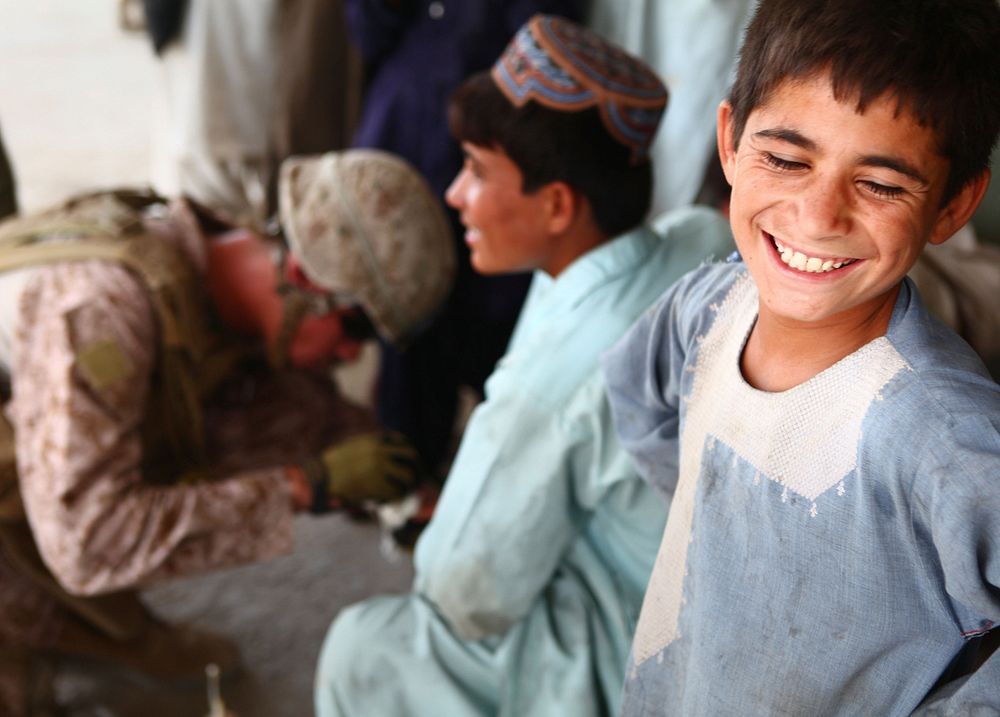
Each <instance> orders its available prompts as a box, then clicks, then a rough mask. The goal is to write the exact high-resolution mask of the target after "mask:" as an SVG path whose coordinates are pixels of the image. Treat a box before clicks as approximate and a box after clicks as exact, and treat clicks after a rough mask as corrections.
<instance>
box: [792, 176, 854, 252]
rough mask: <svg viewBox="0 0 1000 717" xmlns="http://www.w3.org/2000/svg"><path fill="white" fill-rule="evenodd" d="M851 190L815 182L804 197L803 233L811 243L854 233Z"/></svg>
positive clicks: (801, 212) (801, 200)
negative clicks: (851, 231)
mask: <svg viewBox="0 0 1000 717" xmlns="http://www.w3.org/2000/svg"><path fill="white" fill-rule="evenodd" d="M852 212H853V207H852V205H851V197H850V190H849V189H848V188H845V187H844V186H843V185H842V184H841V183H840V182H837V181H821V180H817V181H815V182H812V184H811V186H810V187H809V188H807V189H806V190H805V191H804V192H802V193H801V194H800V198H799V229H800V230H801V231H802V232H803V233H804V234H805V235H806V237H808V238H809V239H826V238H834V237H839V236H843V235H845V234H847V233H848V232H849V231H850V230H851V215H852Z"/></svg>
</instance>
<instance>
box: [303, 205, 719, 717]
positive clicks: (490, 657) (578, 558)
mask: <svg viewBox="0 0 1000 717" xmlns="http://www.w3.org/2000/svg"><path fill="white" fill-rule="evenodd" d="M658 231H660V233H661V234H662V235H663V237H662V238H661V237H659V236H657V235H656V234H655V233H653V232H652V231H650V230H649V229H645V228H644V229H640V230H636V231H634V232H631V233H629V234H626V235H624V236H621V237H619V238H617V239H615V240H613V241H610V242H608V243H606V244H603V245H601V246H599V247H598V248H596V249H594V250H592V251H591V252H589V253H587V254H586V255H584V256H583V257H581V258H579V259H578V260H577V261H576V262H574V263H573V264H572V265H570V266H569V267H568V268H567V269H566V270H565V271H564V272H563V273H562V274H560V275H559V276H558V277H557V278H556V279H555V280H553V279H552V278H551V277H549V276H547V275H545V274H537V275H536V276H535V278H534V282H533V286H532V289H531V292H530V294H529V298H528V301H527V303H526V305H525V308H524V310H523V312H522V315H521V319H520V322H519V324H518V327H517V329H516V331H515V333H514V336H513V338H512V340H511V345H510V348H509V350H508V352H507V354H506V355H505V356H504V357H503V359H501V361H500V363H499V364H498V366H497V368H496V371H495V372H494V374H493V375H492V376H491V377H490V379H489V381H488V382H487V384H486V400H485V401H484V402H483V403H482V404H480V406H479V407H478V408H477V409H476V410H475V412H474V413H473V415H472V418H471V419H470V421H469V424H468V427H467V429H466V433H465V436H464V438H463V440H462V445H461V448H460V450H459V452H458V455H457V457H456V460H455V463H454V466H453V468H452V471H451V474H450V475H449V477H448V481H447V483H446V485H445V489H444V492H443V494H442V496H441V501H440V502H439V504H438V507H437V511H436V513H435V516H434V519H433V520H432V521H431V524H430V526H429V527H428V528H427V530H426V531H425V533H424V535H423V536H422V537H421V539H420V541H419V543H418V545H417V550H416V556H415V567H416V581H415V585H414V592H413V593H412V594H410V595H406V596H385V597H379V598H375V599H372V600H368V601H366V602H363V603H361V604H359V605H355V606H353V607H351V608H348V609H347V610H346V611H344V612H343V613H342V614H341V616H340V617H339V618H338V619H337V620H336V622H335V623H334V625H333V627H332V628H331V630H330V633H329V635H328V636H327V640H326V643H325V646H324V648H323V652H322V655H321V660H320V665H319V668H318V673H317V692H316V705H317V712H318V714H319V715H320V717H331V716H333V715H351V716H352V717H369V716H373V715H378V716H379V717H382V716H391V715H428V716H429V717H431V716H432V717H465V716H472V715H476V716H479V715H482V716H487V715H490V716H492V715H503V716H507V717H531V716H532V715H552V716H556V715H558V716H560V717H562V716H564V715H573V716H574V717H588V715H592V716H594V717H596V716H598V715H608V714H613V713H614V711H615V710H616V709H617V706H618V699H619V694H620V690H621V681H622V676H623V674H624V666H625V659H626V657H627V655H628V648H629V643H630V640H631V635H632V630H633V628H634V625H635V620H636V618H637V616H638V608H639V604H640V602H641V599H642V593H643V590H644V588H645V585H646V580H647V578H648V576H649V571H650V569H651V567H652V561H653V557H654V556H655V554H656V546H657V543H658V541H659V536H660V534H661V532H662V529H663V522H664V519H665V507H664V503H663V501H662V500H661V499H660V498H659V497H658V496H656V495H655V494H653V493H652V492H651V490H650V488H648V487H647V486H646V485H645V483H644V482H643V481H642V480H641V479H640V478H639V477H638V476H637V475H636V473H635V471H634V469H633V468H632V467H631V466H630V464H629V461H628V460H627V458H626V457H625V455H624V453H623V451H622V450H621V448H620V446H619V445H618V442H617V439H616V438H615V436H614V431H613V428H612V426H611V419H610V414H609V411H608V405H607V400H606V396H605V386H604V382H603V378H602V376H601V374H600V371H599V367H598V357H599V355H600V353H601V352H602V351H604V350H605V349H607V348H608V347H609V346H611V345H612V344H613V343H614V341H616V340H617V339H618V338H619V337H621V335H622V334H623V333H624V332H625V330H626V329H627V328H628V326H629V325H630V324H632V322H633V321H634V320H635V319H636V318H637V317H638V316H639V314H640V313H641V312H642V311H643V310H644V309H646V308H647V307H648V306H649V305H650V304H651V303H652V302H653V301H654V300H655V298H656V297H657V296H658V295H659V294H660V293H662V291H663V290H664V289H665V288H666V287H667V286H669V285H670V284H671V283H672V282H673V281H675V280H676V279H677V278H678V277H679V276H681V275H682V274H683V273H685V272H686V271H687V270H689V269H691V268H692V267H694V266H696V265H697V264H698V263H699V262H701V261H702V260H703V259H704V258H705V257H707V256H710V255H715V256H723V255H725V254H726V253H728V251H729V250H730V247H731V239H730V238H729V236H730V235H729V229H728V227H727V226H726V223H725V221H724V220H723V219H722V218H721V217H720V216H719V215H717V214H715V213H714V212H710V211H709V210H705V209H692V208H688V209H684V210H678V211H677V212H674V213H672V214H671V215H670V216H669V217H668V218H667V219H666V220H663V221H661V222H660V223H659V224H658Z"/></svg>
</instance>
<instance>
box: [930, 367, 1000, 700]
mask: <svg viewBox="0 0 1000 717" xmlns="http://www.w3.org/2000/svg"><path fill="white" fill-rule="evenodd" d="M993 390H994V391H995V387H993ZM996 404H997V402H994V405H996ZM952 421H953V423H952V425H951V426H947V427H945V426H938V427H936V428H935V431H934V433H935V436H934V437H933V438H930V437H929V438H928V440H927V441H926V442H924V445H925V446H927V447H926V449H925V450H924V451H922V452H921V456H920V466H921V469H922V470H921V475H920V479H919V480H918V482H917V483H916V485H915V488H914V495H913V505H914V516H915V518H914V524H915V529H916V531H917V532H918V534H920V533H922V532H924V531H926V532H927V533H929V537H930V540H931V541H933V546H934V550H935V553H936V555H935V556H934V563H935V564H938V565H936V567H935V570H940V571H941V572H942V573H943V579H944V586H945V590H946V592H947V598H948V599H949V601H950V603H951V604H950V610H951V612H952V613H953V614H954V616H955V622H956V627H955V629H956V635H957V636H960V637H962V638H966V639H968V638H974V637H978V636H980V635H982V634H984V633H986V632H987V631H990V630H996V629H1000V413H993V414H992V415H990V414H981V415H976V416H955V415H953V417H952ZM998 686H1000V652H996V653H994V654H993V655H992V656H991V657H990V658H989V659H988V660H987V661H986V662H985V663H983V664H982V665H981V666H980V667H979V668H978V669H977V670H976V671H975V672H973V673H972V674H971V675H968V676H967V677H963V678H960V679H959V680H956V681H955V682H954V683H950V684H947V685H945V686H944V687H942V688H941V690H939V691H938V692H937V693H935V694H932V695H931V697H930V699H928V700H927V701H926V702H925V704H924V705H923V706H922V708H921V709H920V710H918V712H917V714H920V715H939V714H940V715H944V714H948V715H951V714H980V712H979V710H983V711H984V712H983V713H985V712H986V711H988V712H989V713H990V714H995V713H1000V689H998ZM987 708H989V709H987Z"/></svg>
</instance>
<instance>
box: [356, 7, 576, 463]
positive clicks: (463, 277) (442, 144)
mask: <svg viewBox="0 0 1000 717" xmlns="http://www.w3.org/2000/svg"><path fill="white" fill-rule="evenodd" d="M582 6H583V2H581V0H344V7H345V10H346V13H347V21H348V26H349V29H350V34H351V37H352V38H353V40H354V42H355V43H356V45H357V47H358V49H359V50H360V52H361V56H362V57H363V59H364V62H365V65H366V74H367V76H368V78H369V79H368V82H367V85H366V89H365V95H364V102H363V107H362V114H361V119H360V123H359V125H358V130H357V133H356V135H355V137H354V145H355V146H357V147H379V148H382V149H385V150H388V151H391V152H394V153H396V154H399V155H401V156H403V157H405V158H406V159H408V160H409V161H410V162H411V163H412V164H413V165H414V166H415V167H417V169H418V170H419V171H420V172H421V173H422V174H423V175H424V177H425V178H426V179H427V181H428V182H429V184H430V186H431V189H432V190H433V191H434V193H435V195H436V196H437V197H438V198H439V199H440V200H441V201H442V203H443V200H444V192H445V189H446V188H447V187H448V184H449V183H450V182H451V180H452V179H453V178H454V176H455V174H456V173H457V172H458V170H459V168H460V167H461V165H462V153H461V150H460V149H459V146H458V143H457V142H455V140H454V139H453V138H452V137H451V136H450V134H449V132H448V121H447V114H446V110H447V101H448V96H449V95H450V94H451V93H452V91H454V90H455V89H456V88H457V87H458V86H459V84H461V82H462V81H463V80H465V79H466V78H467V77H469V76H470V75H472V74H473V73H475V72H479V71H481V70H484V69H487V68H489V67H490V65H491V64H492V63H493V61H494V60H495V59H496V57H497V55H499V54H500V52H501V50H503V48H504V46H505V45H506V44H507V42H508V41H509V40H510V38H511V36H512V35H513V34H514V32H515V31H516V30H517V29H518V27H520V26H521V25H522V24H523V23H524V22H525V21H526V20H527V19H528V18H529V17H531V16H532V15H533V14H534V13H536V12H545V13H552V14H556V15H562V16H565V17H567V18H570V19H578V18H579V17H580V16H581V14H582ZM448 216H449V218H450V220H451V226H452V232H453V237H454V242H455V246H456V249H457V251H458V255H459V259H458V274H457V277H456V281H455V287H454V289H453V290H452V293H451V295H450V296H449V297H448V300H447V302H446V304H445V307H444V310H443V311H442V312H441V314H440V315H439V316H438V318H437V320H436V321H435V322H434V324H433V325H432V326H431V327H429V329H428V330H427V332H426V333H424V334H423V335H422V336H421V337H420V338H419V339H418V340H417V341H415V342H414V343H413V345H411V346H410V347H408V349H407V351H406V352H405V353H401V352H399V351H397V350H396V349H395V348H393V347H392V346H390V345H388V344H385V343H383V345H382V355H381V364H380V369H379V377H378V394H377V399H376V401H377V415H378V419H379V422H380V423H381V424H382V425H385V426H388V427H390V428H394V429H396V430H399V431H401V432H403V433H404V434H406V435H407V436H409V437H410V438H411V440H412V441H413V442H414V444H415V445H416V447H417V450H418V451H419V452H420V455H421V457H422V458H423V459H424V461H425V462H426V464H427V465H428V467H430V468H431V469H432V470H434V471H436V472H438V473H443V472H444V471H446V469H447V466H446V461H447V458H448V453H449V449H450V448H451V442H452V431H453V428H454V424H455V416H456V408H457V405H458V396H459V388H460V387H461V386H468V387H471V388H472V389H473V390H474V391H475V393H476V395H477V397H481V396H482V390H483V383H484V381H485V380H486V377H487V376H489V374H490V373H491V372H492V371H493V368H494V366H495V365H496V362H497V360H498V359H499V358H500V356H501V355H502V354H503V352H504V350H505V349H506V347H507V342H508V340H509V337H510V334H511V331H512V330H513V328H514V323H515V321H516V319H517V314H518V311H519V310H520V307H521V303H522V301H523V299H524V294H525V291H526V290H527V286H528V277H527V276H482V275H480V274H477V273H476V272H475V271H473V269H472V267H471V265H470V264H469V258H468V257H469V253H468V249H467V248H466V247H465V244H464V242H462V240H461V237H462V234H463V230H462V228H461V225H460V222H459V221H458V215H457V214H456V213H455V212H454V211H451V210H449V211H448Z"/></svg>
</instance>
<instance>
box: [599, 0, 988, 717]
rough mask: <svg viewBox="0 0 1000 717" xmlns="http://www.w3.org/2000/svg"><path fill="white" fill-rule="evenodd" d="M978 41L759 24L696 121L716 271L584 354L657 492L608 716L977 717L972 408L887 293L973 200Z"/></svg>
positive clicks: (949, 30) (953, 365)
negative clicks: (717, 249) (713, 106)
mask: <svg viewBox="0 0 1000 717" xmlns="http://www.w3.org/2000/svg"><path fill="white" fill-rule="evenodd" d="M998 43H1000V7H998V5H997V3H996V2H995V0H947V1H944V0H928V1H926V2H919V3H918V2H913V0H893V1H889V2H882V3H870V2H867V1H866V0H763V2H762V3H761V4H760V5H759V7H758V10H757V12H756V15H755V17H754V19H753V20H752V22H751V24H750V26H749V28H748V31H747V35H746V39H745V43H744V47H743V51H742V54H741V59H740V65H739V70H738V74H737V78H736V82H735V85H734V87H733V90H732V93H731V95H730V99H729V100H728V101H726V102H724V103H723V104H722V106H721V107H720V109H719V115H718V141H719V153H720V157H721V160H722V166H723V169H724V171H725V175H726V177H727V179H728V180H729V182H730V183H731V185H732V203H731V215H730V221H731V225H732V228H733V233H734V236H735V238H736V242H737V247H738V249H739V252H740V255H741V256H742V259H743V263H729V264H721V265H715V266H709V267H705V268H702V269H699V270H697V271H696V272H694V273H692V274H691V275H689V276H688V277H687V278H686V279H684V280H682V281H681V282H679V283H678V284H677V285H675V287H673V288H672V289H671V290H669V291H668V292H667V294H665V295H664V297H663V298H662V299H661V301H660V302H659V304H658V305H657V306H656V307H654V309H652V310H651V311H650V312H648V313H647V314H646V315H645V316H644V317H643V318H642V319H641V320H640V322H639V323H638V324H637V325H636V326H635V327H634V328H633V329H632V330H631V332H630V333H629V334H628V335H627V336H626V337H625V339H623V341H622V342H620V344H619V345H618V346H617V347H616V348H615V349H614V351H613V352H612V353H611V354H609V356H608V357H607V359H606V365H605V370H606V375H607V379H608V387H609V393H610V397H611V405H612V410H613V413H614V415H615V419H616V424H617V428H618V431H619V435H620V437H621V438H622V440H623V443H624V444H625V447H626V449H627V450H628V451H629V452H630V453H631V454H632V456H633V459H634V460H635V463H636V465H637V467H638V468H639V470H640V472H641V473H643V474H644V475H645V477H646V478H647V479H648V480H650V481H651V482H652V483H653V484H654V486H657V487H659V488H660V489H661V490H662V491H663V492H664V493H665V494H667V495H669V496H671V497H672V504H671V509H670V515H669V518H668V521H667V526H666V529H665V531H664V535H663V541H662V544H661V547H660V553H659V555H658V556H657V560H656V564H655V566H654V569H653V574H652V577H651V578H650V583H649V586H648V589H647V593H646V597H645V599H644V603H643V608H642V613H641V616H640V619H639V624H638V627H637V630H636V636H635V640H634V642H633V646H632V656H631V661H630V666H629V670H628V676H627V678H626V682H625V690H624V708H623V714H624V715H643V716H644V717H645V716H647V715H660V714H670V715H729V714H741V715H746V714H753V715H757V714H759V715H776V714H787V715H827V714H866V715H868V714H870V715H905V714H911V713H913V712H914V711H918V712H920V713H922V714H949V715H951V714H969V713H970V711H969V710H972V709H973V708H975V709H981V710H982V713H983V714H986V713H988V714H996V713H997V712H998V711H1000V656H997V655H993V656H992V657H990V656H987V655H985V654H981V655H979V656H978V659H979V661H984V662H983V664H982V666H980V667H979V668H978V669H977V670H974V671H970V664H975V662H976V661H975V660H973V661H971V663H969V662H967V661H966V658H968V657H970V656H971V653H974V652H975V651H976V650H977V649H978V648H979V647H980V645H979V642H980V641H979V640H978V638H979V637H981V636H982V635H984V634H986V633H988V632H989V631H990V630H991V628H993V626H994V625H996V624H997V623H998V622H1000V389H998V387H997V385H996V384H995V383H993V382H992V381H991V380H990V379H989V378H988V374H987V373H986V371H985V369H984V368H983V366H982V364H981V362H980V361H979V359H978V358H977V357H976V355H975V354H974V353H973V352H972V350H971V349H970V348H969V347H968V346H967V345H966V344H965V343H964V342H962V341H961V340H960V339H959V338H958V337H957V336H955V335H954V334H952V333H951V332H950V331H949V330H948V329H946V328H945V327H944V326H943V325H941V324H940V323H938V322H937V321H936V320H934V319H932V318H930V316H929V315H928V314H927V312H926V311H925V309H924V308H923V305H922V304H921V301H920V298H919V296H918V294H917V292H916V290H915V289H914V287H913V285H912V283H911V282H910V281H909V280H907V279H906V278H905V275H906V272H907V271H908V270H909V269H910V268H911V266H912V265H913V264H914V262H915V261H916V259H917V257H918V255H919V253H920V251H921V250H922V249H923V247H924V246H925V245H927V244H929V243H931V244H937V243H940V242H943V241H945V240H947V239H948V238H949V237H950V236H951V235H952V234H953V233H954V232H955V231H956V230H958V229H959V228H960V227H961V226H962V225H963V224H964V223H965V222H966V221H967V220H968V218H969V217H970V215H971V214H972V212H973V211H974V210H975V208H976V206H977V205H978V203H979V201H980V199H981V198H982V195H983V192H984V190H985V188H986V185H987V183H988V181H989V169H988V161H989V155H990V148H991V146H992V145H993V143H994V142H995V140H996V136H997V129H998V126H1000V65H998V61H997V54H996V49H995V48H996V47H997V46H998ZM956 676H958V679H952V678H955V677H956ZM976 714H980V712H976Z"/></svg>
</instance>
